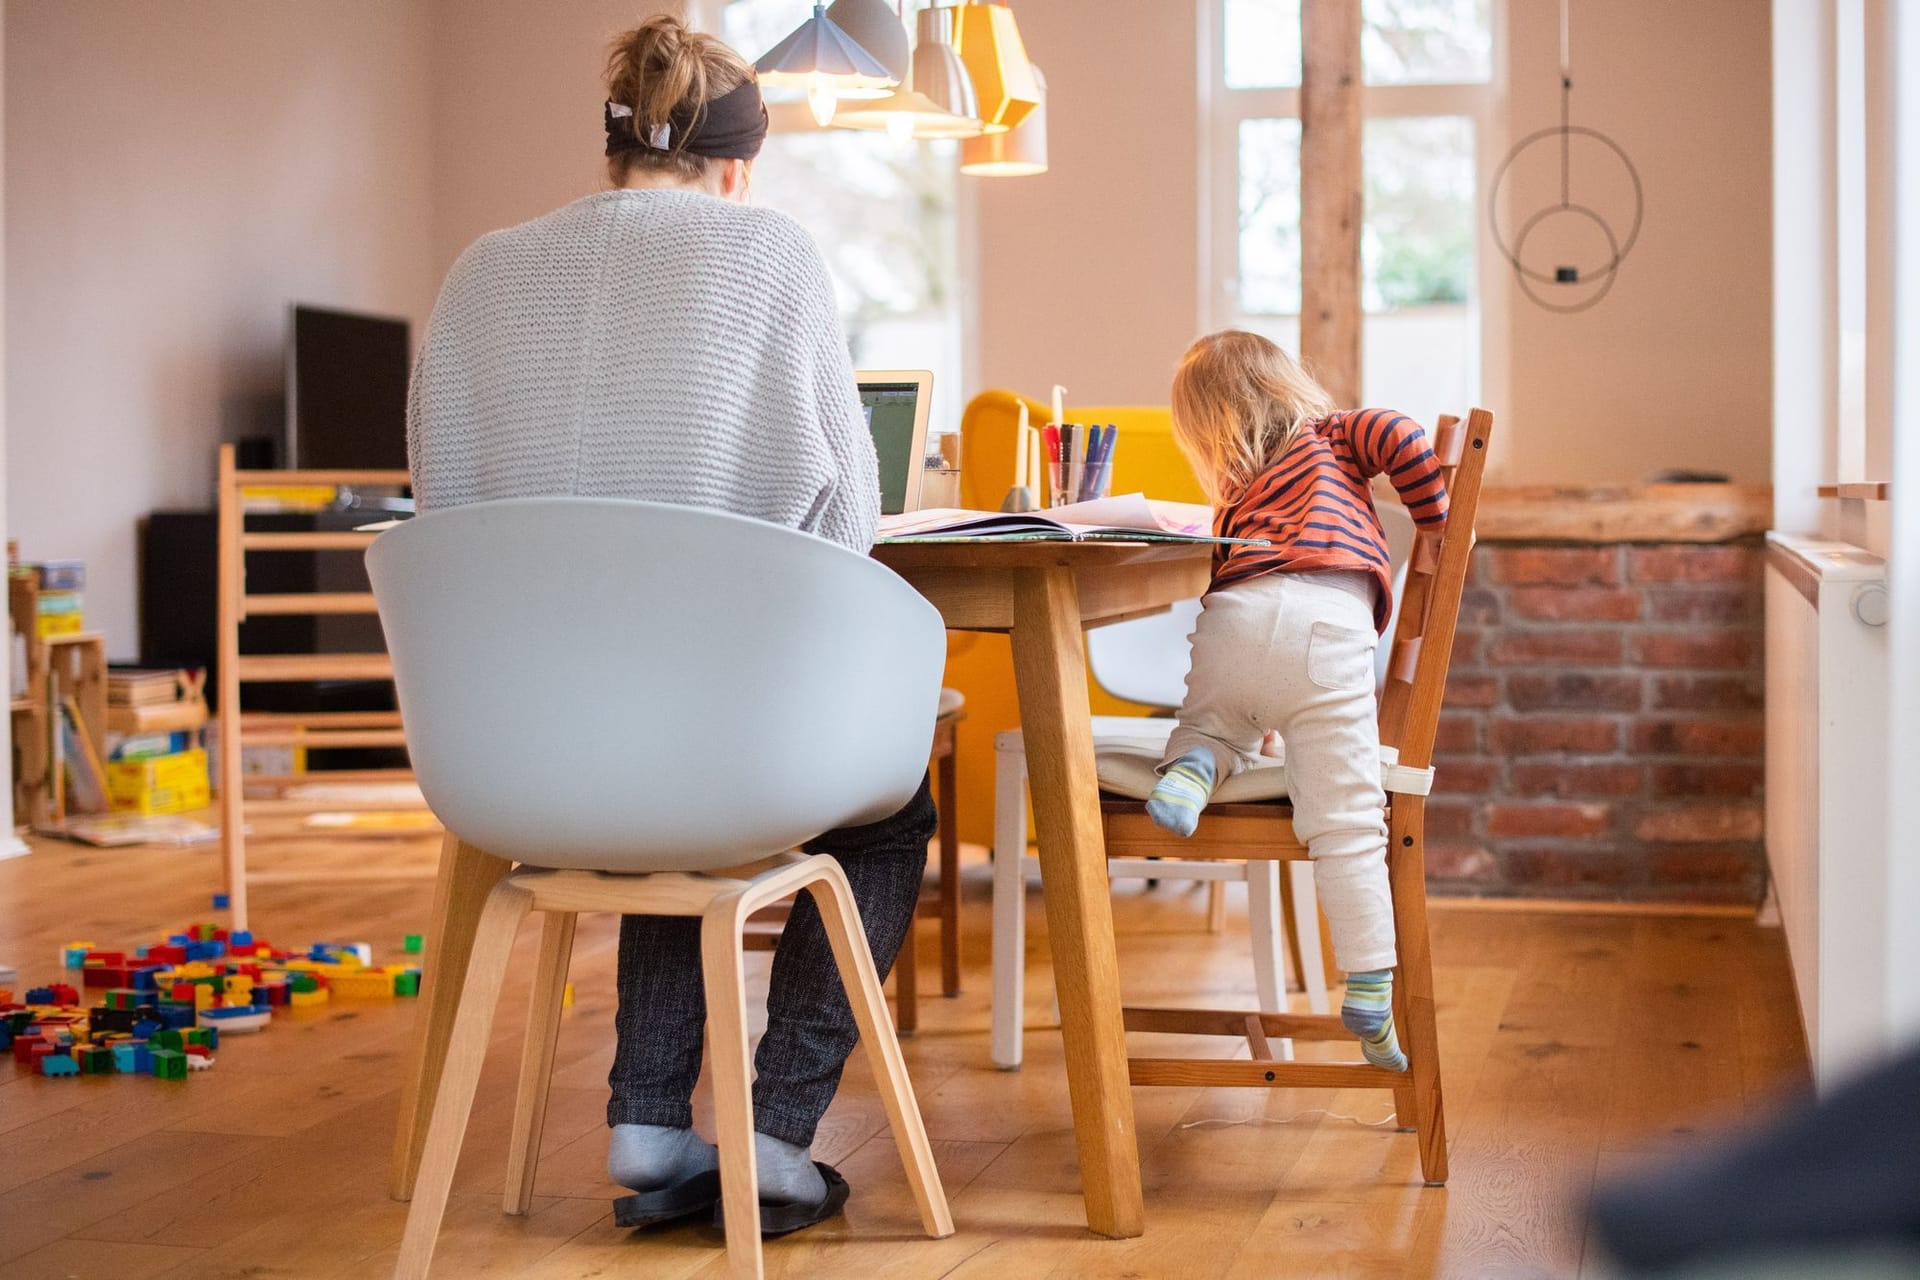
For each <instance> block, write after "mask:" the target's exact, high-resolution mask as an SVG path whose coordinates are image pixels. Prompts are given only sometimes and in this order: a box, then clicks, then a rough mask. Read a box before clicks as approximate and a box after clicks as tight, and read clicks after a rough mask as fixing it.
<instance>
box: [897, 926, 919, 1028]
mask: <svg viewBox="0 0 1920 1280" xmlns="http://www.w3.org/2000/svg"><path fill="white" fill-rule="evenodd" d="M918 916H919V907H918V905H917V904H916V906H915V908H914V917H913V918H910V919H908V921H907V937H906V941H904V942H902V943H901V944H900V954H899V955H897V956H895V957H894V958H893V1007H894V1017H893V1025H894V1026H895V1027H896V1028H897V1029H898V1030H899V1032H900V1034H901V1035H903V1036H910V1035H912V1034H913V1033H914V1032H916V1031H918V1030H919V1029H920V956H919V945H920V921H919V919H918Z"/></svg>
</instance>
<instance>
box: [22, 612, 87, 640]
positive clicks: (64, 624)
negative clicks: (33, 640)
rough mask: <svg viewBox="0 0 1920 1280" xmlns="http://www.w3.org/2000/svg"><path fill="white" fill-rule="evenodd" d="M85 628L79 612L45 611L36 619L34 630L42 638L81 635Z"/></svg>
mask: <svg viewBox="0 0 1920 1280" xmlns="http://www.w3.org/2000/svg"><path fill="white" fill-rule="evenodd" d="M85 629H86V626H85V622H84V620H83V618H82V615H80V614H78V613H43V614H40V615H39V616H37V617H36V618H35V619H34V630H35V631H36V632H38V633H39V636H40V638H41V639H42V640H48V639H51V638H52V637H54V636H74V635H79V634H80V633H81V632H82V631H84V630H85Z"/></svg>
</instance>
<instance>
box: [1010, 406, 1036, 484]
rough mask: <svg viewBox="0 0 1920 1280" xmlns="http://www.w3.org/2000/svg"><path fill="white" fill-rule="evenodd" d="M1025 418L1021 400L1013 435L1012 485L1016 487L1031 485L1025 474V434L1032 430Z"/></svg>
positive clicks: (1025, 412) (1025, 414) (1028, 477)
mask: <svg viewBox="0 0 1920 1280" xmlns="http://www.w3.org/2000/svg"><path fill="white" fill-rule="evenodd" d="M1027 417H1028V415H1027V402H1026V401H1025V400H1022V401H1021V402H1020V429H1019V430H1018V431H1016V432H1014V433H1013V448H1014V455H1013V483H1014V485H1015V486H1016V487H1018V486H1021V485H1026V484H1031V483H1032V478H1031V477H1030V476H1028V474H1027V454H1028V452H1029V450H1028V449H1027V432H1028V431H1030V430H1032V428H1031V427H1029V426H1028V425H1027Z"/></svg>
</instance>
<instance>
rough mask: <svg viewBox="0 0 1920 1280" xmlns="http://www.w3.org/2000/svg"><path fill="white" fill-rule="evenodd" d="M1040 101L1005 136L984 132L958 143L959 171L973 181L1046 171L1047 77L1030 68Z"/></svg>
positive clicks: (1024, 175) (1038, 69)
mask: <svg viewBox="0 0 1920 1280" xmlns="http://www.w3.org/2000/svg"><path fill="white" fill-rule="evenodd" d="M1030 70H1032V72H1033V82H1034V84H1035V86H1036V87H1038V89H1039V90H1040V101H1039V102H1037V103H1036V104H1034V108H1033V110H1032V111H1029V112H1028V113H1027V118H1026V119H1024V120H1022V121H1021V122H1020V123H1019V124H1017V125H1015V126H1013V128H1012V129H1011V130H1009V131H1008V132H1006V133H983V134H981V135H980V136H979V137H977V138H968V139H967V140H966V141H965V142H963V143H961V144H960V172H962V173H966V174H971V175H973V176H974V177H976V178H1024V177H1028V176H1030V175H1032V174H1036V173H1045V172H1046V171H1047V78H1046V77H1045V76H1044V75H1042V74H1040V68H1038V67H1030Z"/></svg>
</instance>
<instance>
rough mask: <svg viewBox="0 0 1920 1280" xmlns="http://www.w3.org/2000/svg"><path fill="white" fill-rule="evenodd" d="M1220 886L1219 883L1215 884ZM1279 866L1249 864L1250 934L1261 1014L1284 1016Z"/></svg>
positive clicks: (1283, 929)
mask: <svg viewBox="0 0 1920 1280" xmlns="http://www.w3.org/2000/svg"><path fill="white" fill-rule="evenodd" d="M1216 883H1217V882H1216ZM1285 932H1286V930H1285V928H1284V926H1283V925H1282V924H1281V916H1280V864H1279V863H1277V862H1264V861H1263V862H1249V863H1248V864H1247V934H1248V936H1249V937H1250V938H1251V939H1252V941H1253V986H1254V992H1255V994H1256V995H1257V996H1258V997H1259V1000H1260V1010H1261V1012H1262V1013H1285V1012H1286V1010H1287V989H1286V983H1285V982H1284V981H1283V979H1282V974H1283V973H1284V969H1283V968H1282V965H1281V957H1280V953H1281V949H1282V946H1283V943H1282V940H1281V939H1282V935H1283V934H1284V933H1285Z"/></svg>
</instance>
